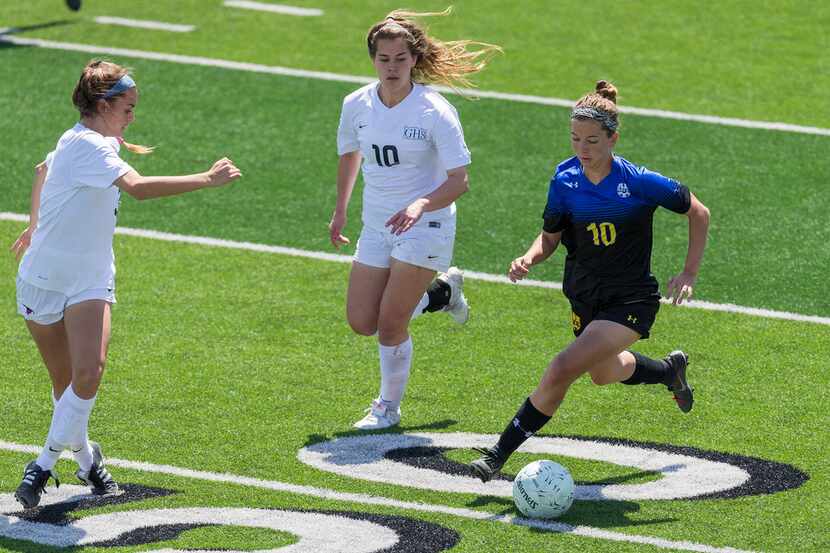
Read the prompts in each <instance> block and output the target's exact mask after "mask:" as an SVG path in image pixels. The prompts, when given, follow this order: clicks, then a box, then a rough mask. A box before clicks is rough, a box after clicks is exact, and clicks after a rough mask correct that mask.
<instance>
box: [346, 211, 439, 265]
mask: <svg viewBox="0 0 830 553" xmlns="http://www.w3.org/2000/svg"><path fill="white" fill-rule="evenodd" d="M430 223H431V224H432V226H430ZM437 225H440V226H436V222H429V221H427V222H426V223H425V224H421V225H417V226H415V227H412V228H411V229H409V230H408V231H406V232H404V233H403V234H399V235H397V236H395V235H394V234H392V233H391V232H389V230H382V231H379V230H376V229H373V228H369V227H366V226H364V227H363V230H361V231H360V239H358V241H357V248H356V249H355V252H354V260H355V261H357V262H358V263H362V264H363V265H369V266H370V267H380V268H382V269H388V268H389V261H390V259H392V258H395V259H397V260H398V261H403V262H404V263H409V264H410V265H415V266H417V267H424V268H426V269H432V270H433V271H438V272H446V271H447V269H449V268H450V265H451V264H452V250H453V246H454V245H455V224H454V221H451V222H449V223H447V222H446V221H442V222H440V223H437Z"/></svg>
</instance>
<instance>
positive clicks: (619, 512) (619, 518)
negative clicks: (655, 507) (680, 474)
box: [467, 495, 677, 533]
mask: <svg viewBox="0 0 830 553" xmlns="http://www.w3.org/2000/svg"><path fill="white" fill-rule="evenodd" d="M488 505H501V506H502V507H503V509H502V510H501V511H499V512H498V514H499V515H514V516H522V514H521V513H520V512H519V511H518V509H516V507H514V506H513V500H512V499H510V498H507V497H495V496H489V495H485V496H481V497H477V498H476V499H474V500H473V501H470V502H468V503H467V506H468V507H486V506H488ZM639 510H640V505H639V503H635V502H633V501H574V504H573V506H572V507H571V508H570V510H568V513H567V514H566V515H565V516H563V517H562V518H559V519H556V521H557V522H563V523H565V524H572V525H574V526H579V525H587V526H593V527H597V528H607V527H620V526H646V525H649V524H663V523H666V522H675V521H677V519H676V518H652V519H646V520H631V519H630V518H629V515H630V514H632V513H636V512H639ZM530 531H532V532H542V533H547V531H546V530H539V529H536V528H530Z"/></svg>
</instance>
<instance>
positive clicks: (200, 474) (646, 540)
mask: <svg viewBox="0 0 830 553" xmlns="http://www.w3.org/2000/svg"><path fill="white" fill-rule="evenodd" d="M41 448H42V447H41V446H34V445H23V444H16V443H12V442H5V441H0V450H6V451H13V452H16V453H27V454H31V455H37V454H38V453H40V450H41ZM63 457H64V458H66V459H71V456H70V455H69V454H68V453H64V454H63ZM107 465H109V466H111V467H121V468H125V469H130V470H137V471H143V472H152V473H156V474H169V475H172V476H178V477H182V478H193V479H197V480H205V481H209V482H222V483H226V484H234V485H239V486H248V487H251V488H260V489H265V490H272V491H277V492H287V493H294V494H299V495H306V496H312V497H317V498H320V499H326V500H330V501H344V502H349V503H359V504H362V505H378V506H382V507H392V508H396V509H407V510H411V511H420V512H425V513H441V514H445V515H452V516H457V517H463V518H467V519H473V520H481V521H491V522H501V523H504V524H512V525H516V526H527V527H530V528H536V529H538V530H545V531H548V532H560V533H564V534H572V535H576V536H582V537H586V538H595V539H602V540H610V541H616V542H628V543H639V544H644V545H651V546H654V547H658V548H660V549H671V550H675V551H698V552H701V553H749V552H747V551H744V550H740V549H734V548H731V547H714V546H711V545H705V544H702V543H694V542H688V541H672V540H666V539H662V538H654V537H651V536H638V535H635V534H626V533H623V532H612V531H610V530H602V529H600V528H592V527H590V526H573V525H571V524H565V523H564V522H555V521H545V520H536V519H527V518H522V517H515V516H512V515H495V514H491V513H487V512H484V511H475V510H473V509H464V508H461V507H450V506H447V505H436V504H430V503H420V502H413V501H401V500H398V499H390V498H387V497H380V496H373V495H367V494H359V493H350V492H338V491H335V490H330V489H327V488H317V487H314V486H302V485H299V484H291V483H288V482H279V481H275V480H260V479H258V478H251V477H248V476H237V475H234V474H228V473H218V472H208V471H201V470H194V469H188V468H183V467H175V466H171V465H156V464H153V463H145V462H141V461H129V460H125V459H114V458H112V457H108V458H107Z"/></svg>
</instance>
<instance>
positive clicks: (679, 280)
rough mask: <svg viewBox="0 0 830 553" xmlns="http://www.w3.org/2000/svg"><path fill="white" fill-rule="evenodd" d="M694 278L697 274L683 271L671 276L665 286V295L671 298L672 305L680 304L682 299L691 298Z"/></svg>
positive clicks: (695, 278)
mask: <svg viewBox="0 0 830 553" xmlns="http://www.w3.org/2000/svg"><path fill="white" fill-rule="evenodd" d="M696 280H697V276H695V275H692V274H689V273H687V272H685V271H684V272H682V273H680V274H679V275H676V276H673V277H671V278H670V279H669V284H668V286H667V290H666V297H667V298H668V299H670V300H672V303H673V304H674V305H680V304H681V303H683V300H684V299H686V300H688V299H691V297H692V292H693V291H694V287H695V281H696Z"/></svg>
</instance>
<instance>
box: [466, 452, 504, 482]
mask: <svg viewBox="0 0 830 553" xmlns="http://www.w3.org/2000/svg"><path fill="white" fill-rule="evenodd" d="M473 451H476V452H478V453H481V454H482V455H483V457H482V458H481V459H476V460H475V461H473V462H472V463H470V468H471V469H473V473H474V474H475V475H476V476H478V477H479V478H480V479H481V481H482V482H489V481H490V480H491V479H492V478H493V477H494V476H495V475H496V474H498V472H499V471H500V470H501V467H503V466H504V462H505V461H506V460H507V459H502V457H501V455H499V454H497V453H496V452H495V451H494V449H493V448H489V447H474V448H473Z"/></svg>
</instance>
